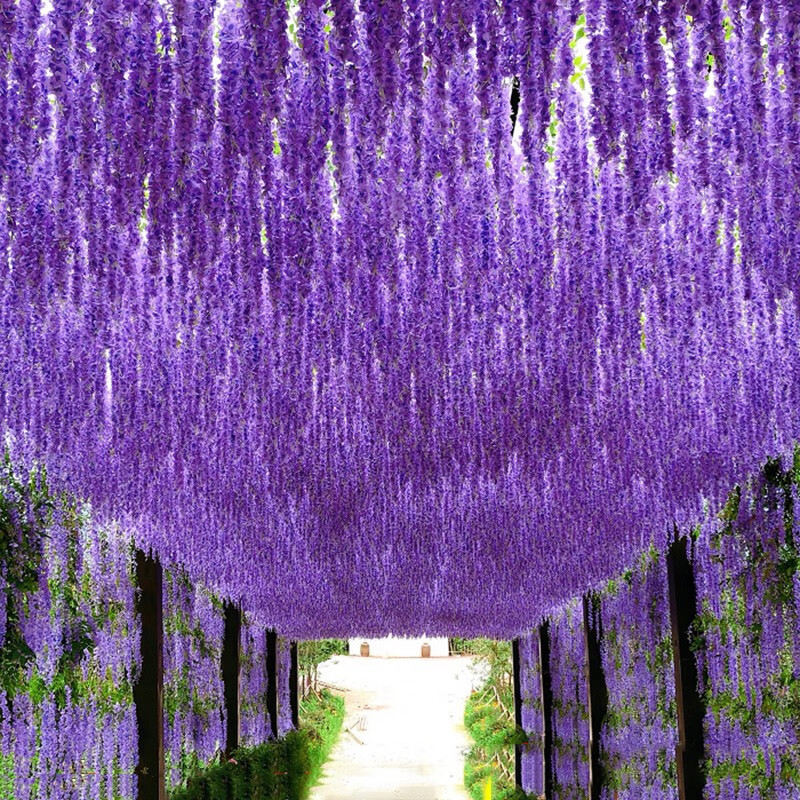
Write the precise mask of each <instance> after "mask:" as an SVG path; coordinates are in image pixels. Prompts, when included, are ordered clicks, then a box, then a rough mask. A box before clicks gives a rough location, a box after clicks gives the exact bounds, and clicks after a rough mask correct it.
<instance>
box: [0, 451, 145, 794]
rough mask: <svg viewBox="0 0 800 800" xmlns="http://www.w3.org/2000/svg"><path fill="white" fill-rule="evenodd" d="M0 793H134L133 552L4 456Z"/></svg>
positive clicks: (0, 493)
mask: <svg viewBox="0 0 800 800" xmlns="http://www.w3.org/2000/svg"><path fill="white" fill-rule="evenodd" d="M0 469H1V472H0V528H2V533H3V536H2V544H0V548H2V558H0V563H2V568H3V572H4V577H5V587H4V592H3V602H4V605H5V608H6V617H5V622H6V625H4V630H3V652H2V671H0V679H1V680H2V687H0V764H2V769H0V793H2V794H3V796H7V797H14V798H17V800H33V798H34V797H36V798H38V797H45V796H46V797H92V798H96V799H97V800H112V798H114V799H115V800H116V798H119V799H120V800H133V799H134V798H135V797H136V777H135V773H134V770H135V768H136V764H137V760H138V738H137V729H136V714H135V709H134V706H133V696H132V684H133V681H134V680H135V677H136V675H137V672H138V663H139V653H138V645H139V639H140V633H139V630H138V621H137V617H136V615H135V613H134V588H135V587H134V581H133V578H134V570H133V557H132V556H133V549H132V545H131V541H130V538H129V537H127V536H125V535H123V533H122V532H121V531H120V530H119V529H118V528H117V527H114V526H109V527H100V526H99V525H97V524H96V522H95V521H94V520H93V519H92V515H91V512H90V509H89V508H88V507H87V506H82V505H80V504H78V503H76V502H75V500H74V499H73V498H71V497H69V496H67V495H64V496H58V495H56V494H55V493H53V492H52V491H51V489H50V488H49V487H48V485H47V482H46V479H45V476H44V473H43V472H42V471H41V470H39V469H38V468H34V469H25V468H24V467H23V466H22V465H21V464H19V463H14V464H12V462H11V460H10V459H8V458H6V459H4V462H3V465H2V468H0Z"/></svg>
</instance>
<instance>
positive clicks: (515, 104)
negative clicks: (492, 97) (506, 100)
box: [511, 75, 519, 136]
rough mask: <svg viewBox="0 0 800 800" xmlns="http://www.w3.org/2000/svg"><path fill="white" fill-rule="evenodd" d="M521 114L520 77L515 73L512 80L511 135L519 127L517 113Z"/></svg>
mask: <svg viewBox="0 0 800 800" xmlns="http://www.w3.org/2000/svg"><path fill="white" fill-rule="evenodd" d="M518 114H519V78H518V77H517V76H516V75H515V76H514V80H513V81H512V82H511V135H512V136H513V135H514V128H516V127H517V115H518Z"/></svg>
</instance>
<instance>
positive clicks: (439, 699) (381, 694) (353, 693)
mask: <svg viewBox="0 0 800 800" xmlns="http://www.w3.org/2000/svg"><path fill="white" fill-rule="evenodd" d="M471 663H472V659H471V658H469V657H451V658H425V659H423V658H361V657H360V656H337V657H336V658H333V659H331V660H330V661H327V662H325V663H324V664H323V665H321V667H320V679H321V680H323V681H325V682H327V683H329V684H333V685H334V686H337V687H341V688H342V689H344V690H346V691H344V692H342V693H343V694H344V698H345V703H346V712H347V713H346V717H345V722H344V728H345V729H343V730H342V734H341V736H340V738H339V741H338V742H337V744H336V747H335V748H334V750H333V753H332V754H331V758H330V760H329V761H328V763H327V764H326V765H325V767H324V772H323V778H322V781H321V782H320V784H319V785H318V786H317V787H316V788H315V789H313V790H312V792H311V797H310V800H466V798H467V797H468V795H467V792H466V790H465V789H464V785H463V781H464V751H465V750H466V749H467V748H468V747H469V744H468V737H467V732H466V730H465V728H464V724H463V717H464V703H465V702H466V699H467V697H468V695H469V693H470V691H471V689H472V686H473V684H477V682H478V678H477V676H476V675H475V671H474V668H473V669H470V665H471ZM347 728H349V729H350V732H348V731H347V730H346V729H347Z"/></svg>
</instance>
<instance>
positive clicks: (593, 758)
mask: <svg viewBox="0 0 800 800" xmlns="http://www.w3.org/2000/svg"><path fill="white" fill-rule="evenodd" d="M602 635H603V630H602V621H601V617H600V598H599V597H597V595H595V594H586V595H584V596H583V636H584V643H585V650H584V651H585V653H586V661H585V664H584V667H585V678H586V698H587V704H588V711H589V797H590V800H600V795H601V793H602V790H603V785H604V783H605V768H604V767H603V763H602V761H601V759H600V732H601V730H602V728H603V721H604V720H605V718H606V714H607V713H608V686H607V684H606V677H605V674H604V672H603V660H602V658H601V655H600V641H601V639H602Z"/></svg>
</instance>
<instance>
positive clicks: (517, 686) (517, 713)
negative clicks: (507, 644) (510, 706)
mask: <svg viewBox="0 0 800 800" xmlns="http://www.w3.org/2000/svg"><path fill="white" fill-rule="evenodd" d="M511 663H512V666H513V673H514V724H515V725H516V726H517V730H519V729H520V728H521V727H522V674H521V664H520V656H519V639H514V640H513V641H512V642H511ZM514 783H515V784H516V786H518V787H519V788H520V789H521V788H522V745H521V744H516V745H514Z"/></svg>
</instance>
